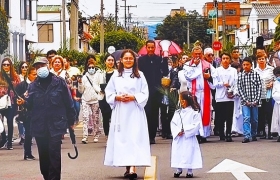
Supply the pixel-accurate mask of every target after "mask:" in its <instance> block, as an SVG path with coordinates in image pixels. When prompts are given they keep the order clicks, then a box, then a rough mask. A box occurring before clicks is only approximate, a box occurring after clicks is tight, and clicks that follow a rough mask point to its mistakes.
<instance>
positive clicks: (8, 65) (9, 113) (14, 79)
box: [0, 58, 20, 150]
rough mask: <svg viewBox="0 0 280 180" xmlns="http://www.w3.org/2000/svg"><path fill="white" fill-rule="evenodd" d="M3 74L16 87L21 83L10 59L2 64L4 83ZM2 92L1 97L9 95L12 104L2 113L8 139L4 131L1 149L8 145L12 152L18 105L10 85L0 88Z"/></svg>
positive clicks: (4, 60) (0, 76)
mask: <svg viewBox="0 0 280 180" xmlns="http://www.w3.org/2000/svg"><path fill="white" fill-rule="evenodd" d="M3 73H6V75H7V76H8V77H9V78H10V81H11V83H12V85H13V86H14V87H15V86H16V85H17V84H18V83H19V82H20V78H19V76H18V74H17V73H16V70H15V68H14V65H13V62H12V60H11V59H10V58H4V59H3V60H2V63H1V73H0V79H1V80H2V81H6V79H5V78H4V75H3ZM6 82H7V81H6ZM0 92H1V96H3V95H5V94H7V95H8V97H9V98H10V102H11V104H10V106H9V107H8V108H7V109H4V110H2V111H1V115H2V117H4V116H5V117H6V119H7V124H8V139H7V136H6V131H5V130H4V131H3V132H2V134H1V137H2V140H1V142H0V148H2V147H3V146H5V144H6V143H7V149H8V150H12V149H13V145H12V139H13V131H14V123H13V118H14V116H15V113H16V104H15V103H14V98H15V93H14V92H13V91H12V89H11V87H9V86H8V83H7V85H6V86H1V87H0Z"/></svg>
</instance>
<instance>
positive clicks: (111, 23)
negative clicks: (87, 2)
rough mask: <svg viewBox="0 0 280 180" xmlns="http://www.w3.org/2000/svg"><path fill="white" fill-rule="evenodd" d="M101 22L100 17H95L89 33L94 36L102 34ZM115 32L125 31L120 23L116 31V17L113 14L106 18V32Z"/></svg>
mask: <svg viewBox="0 0 280 180" xmlns="http://www.w3.org/2000/svg"><path fill="white" fill-rule="evenodd" d="M100 22H101V17H100V15H95V16H94V18H93V20H92V21H91V23H90V27H89V31H90V33H91V34H92V35H93V36H95V35H99V34H100ZM115 30H124V28H123V27H122V26H121V24H120V23H119V24H118V25H117V29H116V24H115V17H114V16H113V14H109V15H107V16H106V17H104V32H105V33H107V32H112V31H115Z"/></svg>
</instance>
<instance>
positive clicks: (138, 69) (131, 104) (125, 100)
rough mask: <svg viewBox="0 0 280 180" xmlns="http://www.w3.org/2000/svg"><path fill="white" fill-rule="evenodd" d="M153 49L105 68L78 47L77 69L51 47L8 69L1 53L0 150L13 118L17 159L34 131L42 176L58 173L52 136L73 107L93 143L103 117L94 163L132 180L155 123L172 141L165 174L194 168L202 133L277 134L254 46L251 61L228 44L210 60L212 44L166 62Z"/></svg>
mask: <svg viewBox="0 0 280 180" xmlns="http://www.w3.org/2000/svg"><path fill="white" fill-rule="evenodd" d="M155 48H156V45H155V42H154V41H152V40H148V41H147V42H146V49H147V54H146V55H144V56H140V57H138V58H137V57H136V55H135V53H134V52H133V51H132V50H130V49H126V50H123V52H122V54H121V58H120V59H115V58H114V56H113V55H110V54H108V55H106V56H105V58H104V62H103V63H104V65H105V69H100V68H98V67H97V64H96V63H97V61H96V58H95V56H94V55H88V57H87V58H86V60H85V64H84V67H83V71H80V70H79V69H78V68H77V67H74V66H71V63H70V59H69V58H68V57H62V56H59V55H57V53H56V51H55V50H50V51H48V53H47V55H46V57H38V58H37V59H36V60H35V61H34V63H33V64H29V63H28V62H22V63H21V64H20V65H19V69H18V71H17V70H16V69H15V67H14V65H13V62H12V61H11V59H9V58H4V59H3V60H2V62H1V73H0V80H1V81H0V93H1V94H0V98H3V97H6V96H7V97H9V99H10V104H9V105H8V107H7V108H4V109H1V111H0V113H1V115H2V121H3V119H4V118H3V117H5V119H6V120H7V128H8V131H7V132H6V130H4V131H3V132H2V133H1V142H0V148H3V147H6V148H7V149H8V150H12V149H13V143H12V142H13V134H14V133H13V128H14V124H13V119H14V117H16V121H17V123H18V130H19V137H20V142H19V143H20V145H22V144H24V159H25V160H34V159H35V157H34V156H33V155H32V151H31V145H32V137H34V138H35V140H36V144H37V148H38V152H39V160H40V170H41V173H42V175H43V177H44V179H60V178H61V177H60V176H61V175H60V174H61V143H62V141H61V140H62V139H63V138H64V134H65V133H66V131H67V129H69V128H70V129H73V127H74V124H77V123H79V113H80V112H81V117H82V125H83V137H82V139H81V142H82V143H83V144H88V143H89V136H90V135H92V136H93V142H94V143H97V142H98V141H99V137H100V135H101V134H102V132H101V130H100V129H101V128H100V126H101V124H102V125H103V131H104V134H105V137H106V140H107V142H106V152H105V160H104V165H108V166H122V167H125V168H126V170H125V173H124V176H125V177H127V178H129V179H134V178H137V174H136V166H150V162H151V159H150V156H151V152H150V144H156V139H155V137H156V134H157V132H158V130H159V129H160V130H161V136H162V138H166V139H173V141H172V153H171V167H173V168H176V172H175V173H174V177H175V178H176V177H179V176H180V175H181V174H182V169H183V168H186V169H187V174H186V177H188V178H191V177H193V173H192V169H196V168H201V167H202V159H201V152H200V149H199V145H198V143H205V142H207V141H208V139H207V138H208V137H209V136H210V135H216V136H219V139H220V140H221V141H225V142H232V141H233V138H232V137H233V136H242V135H243V137H244V139H243V140H242V143H248V142H250V141H257V140H258V139H257V137H260V138H261V139H273V138H274V136H275V137H276V136H277V134H278V133H280V126H279V121H280V120H279V115H280V114H279V110H280V108H279V101H280V100H279V99H280V92H279V91H280V67H275V66H276V65H277V63H275V62H274V61H273V60H272V61H271V60H270V61H269V60H268V57H267V54H266V53H265V51H264V49H263V48H258V49H257V51H256V54H255V57H256V58H255V59H252V58H249V57H246V58H244V59H241V58H240V55H239V50H238V49H237V48H234V49H233V50H232V52H231V53H221V54H220V58H215V57H214V51H213V49H211V48H205V49H204V50H203V49H202V47H200V46H195V47H194V48H193V49H192V52H191V57H189V56H187V55H180V56H179V57H178V59H176V60H174V59H172V58H169V57H161V56H158V55H156V54H155ZM117 61H118V63H117ZM275 61H276V60H275ZM6 76H8V78H7V77H6ZM166 80H167V81H166ZM163 81H165V82H167V83H163ZM101 116H102V123H101V122H100V121H101V119H100V117H101ZM159 120H160V121H159ZM212 123H213V124H214V128H212V126H213V125H212ZM266 125H267V131H266ZM225 127H226V128H225ZM277 141H278V142H280V137H279V136H278V138H277ZM189 144H193V145H191V146H190V145H189ZM180 157H185V159H182V158H180ZM193 157H194V158H193Z"/></svg>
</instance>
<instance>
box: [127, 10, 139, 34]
mask: <svg viewBox="0 0 280 180" xmlns="http://www.w3.org/2000/svg"><path fill="white" fill-rule="evenodd" d="M131 7H135V8H137V6H130V5H129V6H127V13H128V18H127V20H128V30H129V26H130V24H131V13H130V8H131Z"/></svg>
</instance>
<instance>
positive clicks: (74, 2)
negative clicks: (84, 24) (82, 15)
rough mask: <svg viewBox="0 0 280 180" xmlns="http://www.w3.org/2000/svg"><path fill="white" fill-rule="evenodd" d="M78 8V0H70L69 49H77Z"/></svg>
mask: <svg viewBox="0 0 280 180" xmlns="http://www.w3.org/2000/svg"><path fill="white" fill-rule="evenodd" d="M78 9H79V0H71V15H70V50H78Z"/></svg>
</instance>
